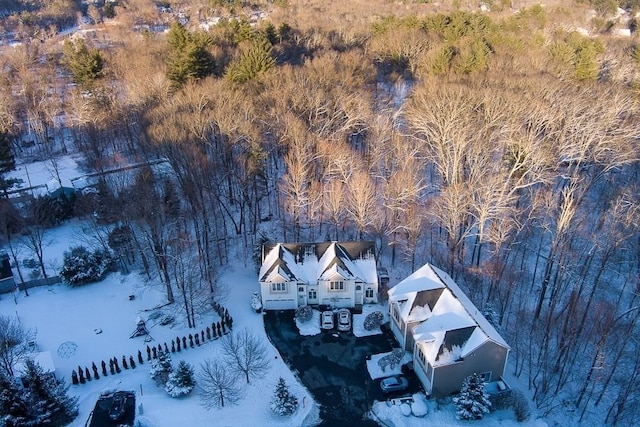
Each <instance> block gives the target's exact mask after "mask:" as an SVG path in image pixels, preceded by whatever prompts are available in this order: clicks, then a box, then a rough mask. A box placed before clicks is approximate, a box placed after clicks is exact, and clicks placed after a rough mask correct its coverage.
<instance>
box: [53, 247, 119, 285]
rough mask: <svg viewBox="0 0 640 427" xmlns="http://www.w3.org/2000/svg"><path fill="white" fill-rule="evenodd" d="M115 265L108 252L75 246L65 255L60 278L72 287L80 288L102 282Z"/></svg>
mask: <svg viewBox="0 0 640 427" xmlns="http://www.w3.org/2000/svg"><path fill="white" fill-rule="evenodd" d="M112 264H113V258H112V257H111V254H110V253H109V252H107V251H101V250H99V249H98V250H95V251H93V252H91V251H89V250H88V249H87V248H85V247H84V246H75V247H72V248H71V250H69V251H66V252H65V253H64V261H63V265H62V270H60V277H61V278H62V280H64V282H65V283H66V284H68V285H70V286H80V285H84V284H87V283H91V282H98V281H100V280H102V278H103V277H104V275H105V274H106V273H107V272H108V271H109V269H110V268H111V266H112Z"/></svg>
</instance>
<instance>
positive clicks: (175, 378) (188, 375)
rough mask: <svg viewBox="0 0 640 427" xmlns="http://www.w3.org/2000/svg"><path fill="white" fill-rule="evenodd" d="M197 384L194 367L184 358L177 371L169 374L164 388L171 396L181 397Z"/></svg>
mask: <svg viewBox="0 0 640 427" xmlns="http://www.w3.org/2000/svg"><path fill="white" fill-rule="evenodd" d="M195 386H196V381H195V379H194V374H193V368H192V367H191V365H189V364H188V363H187V362H185V361H184V360H182V361H180V363H179V364H178V367H177V368H176V370H175V371H173V372H171V373H170V374H169V379H168V380H167V384H165V386H164V389H165V391H166V392H167V393H168V394H169V396H171V397H180V396H184V395H187V394H189V393H191V390H193V388H194V387H195Z"/></svg>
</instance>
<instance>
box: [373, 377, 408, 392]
mask: <svg viewBox="0 0 640 427" xmlns="http://www.w3.org/2000/svg"><path fill="white" fill-rule="evenodd" d="M408 387H409V381H407V379H406V378H405V377H403V376H402V375H394V376H393V377H388V378H385V379H383V380H382V381H380V388H381V389H382V391H383V392H384V393H392V392H394V391H402V390H406V389H407V388H408Z"/></svg>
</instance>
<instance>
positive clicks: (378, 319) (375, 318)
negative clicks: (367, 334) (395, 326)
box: [364, 311, 384, 331]
mask: <svg viewBox="0 0 640 427" xmlns="http://www.w3.org/2000/svg"><path fill="white" fill-rule="evenodd" d="M383 320H384V315H383V314H382V312H381V311H374V312H373V313H369V314H367V317H365V319H364V328H365V329H366V330H367V331H372V330H374V329H376V328H379V327H380V325H382V322H383Z"/></svg>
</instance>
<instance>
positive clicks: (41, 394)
mask: <svg viewBox="0 0 640 427" xmlns="http://www.w3.org/2000/svg"><path fill="white" fill-rule="evenodd" d="M24 380H25V383H26V384H27V390H28V391H29V393H28V394H29V398H30V401H31V409H32V410H33V411H34V413H35V416H36V419H37V420H38V421H37V422H38V423H39V424H38V425H54V426H61V425H67V424H68V423H70V422H71V421H72V420H73V419H74V418H75V417H76V416H77V415H78V398H77V397H69V396H68V395H67V392H68V391H69V386H68V385H65V383H64V381H61V382H57V381H56V379H55V378H54V377H53V376H52V375H51V374H49V373H45V372H44V371H43V370H42V368H41V367H40V365H38V364H37V363H36V362H34V361H33V360H30V359H27V361H26V363H25V374H24Z"/></svg>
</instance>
